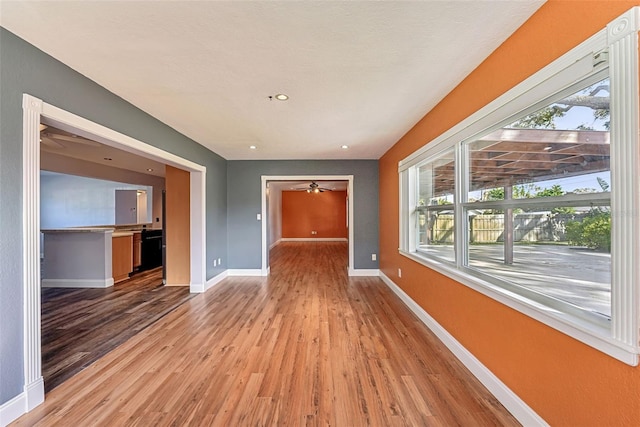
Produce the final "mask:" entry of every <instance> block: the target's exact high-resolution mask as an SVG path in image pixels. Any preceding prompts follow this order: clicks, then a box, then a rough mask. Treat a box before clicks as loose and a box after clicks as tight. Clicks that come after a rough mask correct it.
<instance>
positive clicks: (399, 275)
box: [398, 268, 402, 277]
mask: <svg viewBox="0 0 640 427" xmlns="http://www.w3.org/2000/svg"><path fill="white" fill-rule="evenodd" d="M398 277H402V269H401V268H399V269H398Z"/></svg>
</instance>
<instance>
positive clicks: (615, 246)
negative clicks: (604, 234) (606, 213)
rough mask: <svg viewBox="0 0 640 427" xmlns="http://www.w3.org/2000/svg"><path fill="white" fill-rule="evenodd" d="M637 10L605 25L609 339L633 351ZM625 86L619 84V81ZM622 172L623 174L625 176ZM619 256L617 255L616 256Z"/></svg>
mask: <svg viewBox="0 0 640 427" xmlns="http://www.w3.org/2000/svg"><path fill="white" fill-rule="evenodd" d="M639 30H640V7H634V8H633V9H630V10H629V11H627V12H626V13H625V14H623V15H621V16H620V17H618V18H617V19H615V20H614V21H612V22H611V23H610V24H609V25H607V42H608V45H609V75H610V77H611V82H612V84H611V87H610V91H609V92H610V94H611V106H610V111H611V118H612V120H611V129H610V131H611V140H612V141H615V143H614V144H611V148H610V150H611V188H612V192H611V211H612V212H613V215H614V216H613V217H612V220H611V227H612V228H611V240H612V245H611V246H612V253H611V262H612V266H611V271H612V280H611V282H612V285H611V286H612V289H611V311H612V316H611V317H612V321H611V323H612V331H611V332H612V336H613V338H614V339H616V340H618V341H620V342H623V343H624V344H626V345H629V346H633V347H635V348H638V345H639V344H640V342H639V334H640V332H639V330H638V329H639V328H640V315H639V314H640V313H639V312H640V308H639V307H638V303H639V302H640V267H639V266H638V259H640V238H638V236H640V182H639V180H638V177H639V176H640V163H639V161H638V159H640V137H639V132H640V123H638V122H639V120H640V119H639V116H640V110H639V107H638V102H639V97H640V91H639V84H638V71H639V70H638V31H639ZM622 81H624V84H620V83H619V82H622ZM622 172H625V173H624V174H623V173H622ZM618 251H619V252H618Z"/></svg>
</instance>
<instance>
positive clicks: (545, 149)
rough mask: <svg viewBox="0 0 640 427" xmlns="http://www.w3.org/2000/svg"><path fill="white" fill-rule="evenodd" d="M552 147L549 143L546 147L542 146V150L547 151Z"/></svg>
mask: <svg viewBox="0 0 640 427" xmlns="http://www.w3.org/2000/svg"><path fill="white" fill-rule="evenodd" d="M552 148H553V147H552V146H550V145H549V146H548V147H544V148H543V150H544V151H549V150H551V149H552Z"/></svg>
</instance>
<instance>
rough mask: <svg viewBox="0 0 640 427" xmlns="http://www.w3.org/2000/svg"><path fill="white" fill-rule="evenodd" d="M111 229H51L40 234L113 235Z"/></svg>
mask: <svg viewBox="0 0 640 427" xmlns="http://www.w3.org/2000/svg"><path fill="white" fill-rule="evenodd" d="M113 230H114V229H113V228H92V227H78V228H51V229H45V230H40V232H42V233H113Z"/></svg>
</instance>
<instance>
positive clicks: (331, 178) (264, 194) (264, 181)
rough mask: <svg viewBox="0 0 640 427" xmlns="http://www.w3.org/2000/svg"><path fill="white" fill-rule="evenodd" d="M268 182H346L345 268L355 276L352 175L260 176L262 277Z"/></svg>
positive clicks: (265, 269)
mask: <svg viewBox="0 0 640 427" xmlns="http://www.w3.org/2000/svg"><path fill="white" fill-rule="evenodd" d="M269 181H348V186H347V197H348V199H349V203H348V205H347V210H348V211H349V219H348V221H349V265H348V266H347V269H348V274H349V276H354V275H355V269H354V267H353V175H262V180H261V182H262V184H261V215H262V268H261V270H260V273H261V275H262V276H267V275H268V274H269V265H268V257H267V251H268V246H269V245H268V244H267V240H268V239H267V221H268V219H269V218H268V212H267V183H268V182H269Z"/></svg>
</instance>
